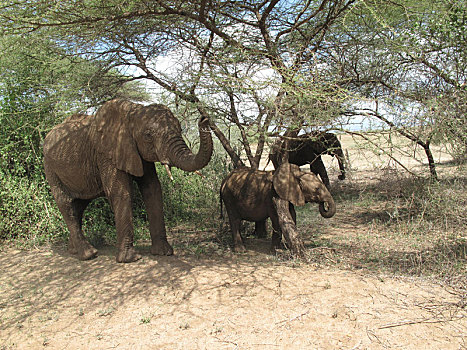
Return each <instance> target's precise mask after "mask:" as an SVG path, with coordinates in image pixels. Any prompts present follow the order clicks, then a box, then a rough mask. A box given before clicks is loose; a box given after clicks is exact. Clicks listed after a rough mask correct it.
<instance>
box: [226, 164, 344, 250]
mask: <svg viewBox="0 0 467 350" xmlns="http://www.w3.org/2000/svg"><path fill="white" fill-rule="evenodd" d="M220 197H221V211H222V201H223V202H224V204H225V208H226V210H227V213H228V215H229V222H230V229H231V231H232V237H233V241H234V250H235V251H236V252H242V251H245V246H244V245H243V240H242V237H241V235H240V222H241V220H247V221H253V222H255V223H256V224H257V230H258V227H261V230H262V232H261V233H260V232H258V235H259V236H264V235H265V233H266V220H267V218H268V217H269V218H270V219H271V222H272V227H273V234H272V242H271V250H273V251H274V250H275V249H276V248H277V247H278V246H279V244H280V242H281V233H284V231H285V230H284V228H283V227H281V224H280V218H279V214H281V213H279V212H278V209H276V205H275V199H281V200H284V201H286V202H289V203H288V204H289V205H288V208H287V209H288V210H289V211H290V216H291V217H292V219H293V221H294V223H296V215H295V208H294V206H295V205H299V206H301V205H305V203H311V202H313V203H319V212H320V214H321V216H323V217H325V218H330V217H332V216H334V214H335V213H336V205H335V203H334V199H333V198H332V195H331V193H329V191H328V189H327V188H326V187H325V186H324V184H323V183H322V182H321V181H320V180H319V179H318V177H317V176H316V175H315V174H312V173H306V172H303V171H300V168H299V167H298V166H297V165H295V164H290V163H284V164H282V165H281V166H279V168H278V169H277V170H275V171H261V170H256V169H252V168H247V167H243V168H238V169H234V170H233V171H231V172H230V173H229V175H227V177H226V178H225V179H224V181H222V184H221V188H220ZM287 209H285V210H287Z"/></svg>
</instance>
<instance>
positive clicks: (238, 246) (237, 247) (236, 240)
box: [229, 213, 246, 253]
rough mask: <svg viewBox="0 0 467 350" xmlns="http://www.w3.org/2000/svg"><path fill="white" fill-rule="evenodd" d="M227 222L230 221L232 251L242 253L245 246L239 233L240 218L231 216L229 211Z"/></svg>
mask: <svg viewBox="0 0 467 350" xmlns="http://www.w3.org/2000/svg"><path fill="white" fill-rule="evenodd" d="M229 222H230V230H231V231H232V238H233V245H234V251H235V252H236V253H243V252H245V251H246V248H245V245H244V244H243V239H242V236H241V234H240V222H241V220H240V219H238V218H231V216H230V213H229Z"/></svg>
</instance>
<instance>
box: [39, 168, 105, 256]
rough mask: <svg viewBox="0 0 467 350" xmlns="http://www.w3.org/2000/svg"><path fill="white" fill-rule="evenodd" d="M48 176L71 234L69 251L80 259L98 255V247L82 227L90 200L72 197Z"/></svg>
mask: <svg viewBox="0 0 467 350" xmlns="http://www.w3.org/2000/svg"><path fill="white" fill-rule="evenodd" d="M48 178H49V182H52V183H51V184H50V188H51V191H52V194H53V196H54V198H55V201H56V202H57V206H58V209H59V210H60V212H61V213H62V216H63V219H64V220H65V223H66V225H67V227H68V231H69V234H70V237H69V240H68V251H69V252H70V253H71V254H76V255H77V256H78V259H80V260H89V259H92V258H95V257H96V256H97V249H96V248H94V247H93V246H92V245H91V244H90V243H89V242H88V241H87V240H86V237H84V235H83V231H82V229H81V226H82V219H83V213H84V210H85V209H86V207H87V205H88V204H89V201H88V200H81V199H76V198H72V197H71V196H69V195H68V194H67V193H66V192H65V191H63V190H62V189H61V188H60V186H59V185H58V184H57V183H56V182H54V181H50V177H49V176H48Z"/></svg>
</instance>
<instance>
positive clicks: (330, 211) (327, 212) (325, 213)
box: [319, 197, 336, 219]
mask: <svg viewBox="0 0 467 350" xmlns="http://www.w3.org/2000/svg"><path fill="white" fill-rule="evenodd" d="M326 207H327V209H326ZM319 213H320V214H321V216H322V217H323V218H326V219H329V218H332V217H333V216H334V214H335V213H336V203H334V199H332V197H330V198H328V199H326V201H323V202H319Z"/></svg>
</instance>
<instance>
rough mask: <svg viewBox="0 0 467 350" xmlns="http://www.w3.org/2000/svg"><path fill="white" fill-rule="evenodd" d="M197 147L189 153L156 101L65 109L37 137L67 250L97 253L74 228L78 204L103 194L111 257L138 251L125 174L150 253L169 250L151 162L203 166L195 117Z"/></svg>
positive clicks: (204, 139) (205, 149)
mask: <svg viewBox="0 0 467 350" xmlns="http://www.w3.org/2000/svg"><path fill="white" fill-rule="evenodd" d="M198 127H199V135H200V146H199V151H198V153H197V154H193V153H192V151H191V150H190V149H189V148H188V146H187V145H186V143H185V141H184V140H183V138H182V134H181V127H180V122H179V121H178V120H177V118H175V116H174V115H173V114H172V112H171V111H170V110H169V109H168V108H167V107H165V106H163V105H158V104H152V105H148V106H143V105H140V104H135V103H132V102H129V101H124V100H112V101H109V102H106V103H104V104H103V105H102V106H101V107H100V108H99V110H98V111H97V113H96V115H95V116H87V115H83V114H77V115H73V116H71V117H70V118H68V119H66V120H65V121H64V122H63V123H61V124H59V125H57V126H55V127H54V128H53V129H52V130H51V131H50V132H49V133H48V135H47V136H46V138H45V141H44V166H45V174H46V177H47V180H48V182H49V184H50V188H51V191H52V194H53V196H54V198H55V201H56V202H57V205H58V208H59V209H60V212H61V213H62V215H63V218H64V220H65V223H66V225H67V226H68V229H69V231H70V238H69V244H68V249H69V251H70V252H71V253H73V254H77V256H78V258H79V259H80V260H87V259H91V258H93V257H95V256H96V255H97V250H96V249H95V248H94V247H93V246H92V245H91V244H90V243H89V242H88V241H87V240H86V238H85V236H84V235H83V232H82V218H83V213H84V210H85V209H86V206H87V205H88V204H89V203H90V201H91V200H92V199H94V198H97V197H101V196H106V197H107V198H108V200H109V202H110V205H111V207H112V210H113V212H114V215H115V225H116V232H117V250H118V251H117V256H116V260H117V262H132V261H136V260H138V259H139V258H140V257H141V256H140V255H139V254H137V253H136V251H135V249H134V247H133V223H132V208H131V205H132V202H131V201H132V200H131V191H132V180H136V182H137V184H138V187H139V189H140V191H141V193H142V197H143V201H144V203H145V206H146V209H147V214H148V220H149V230H150V234H151V240H152V246H151V253H152V254H159V255H171V254H173V249H172V247H171V246H170V244H169V243H168V242H167V237H166V230H165V223H164V216H163V203H162V190H161V184H160V182H159V179H158V177H157V173H156V169H155V166H154V162H160V163H162V164H166V165H169V166H172V165H173V166H176V167H178V168H180V169H182V170H185V171H196V170H198V169H201V168H203V167H204V166H205V165H206V164H208V162H209V160H210V158H211V154H212V149H213V144H212V138H211V133H210V130H209V121H208V120H207V119H206V118H201V119H200V121H199V123H198Z"/></svg>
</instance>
